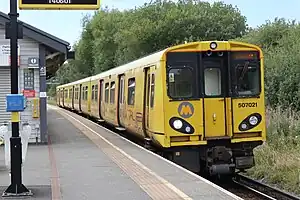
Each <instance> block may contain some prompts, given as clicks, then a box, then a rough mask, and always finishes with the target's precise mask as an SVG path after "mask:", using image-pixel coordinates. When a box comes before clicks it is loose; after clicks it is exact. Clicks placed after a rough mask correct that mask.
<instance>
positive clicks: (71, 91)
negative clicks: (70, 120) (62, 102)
mask: <svg viewBox="0 0 300 200" xmlns="http://www.w3.org/2000/svg"><path fill="white" fill-rule="evenodd" d="M70 98H71V99H72V98H73V89H70Z"/></svg>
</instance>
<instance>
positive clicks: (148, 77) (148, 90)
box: [147, 74, 151, 106]
mask: <svg viewBox="0 0 300 200" xmlns="http://www.w3.org/2000/svg"><path fill="white" fill-rule="evenodd" d="M147 79H148V81H147V92H148V94H147V106H149V96H150V94H151V93H150V74H148V76H147Z"/></svg>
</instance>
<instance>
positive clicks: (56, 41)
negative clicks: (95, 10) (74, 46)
mask: <svg viewBox="0 0 300 200" xmlns="http://www.w3.org/2000/svg"><path fill="white" fill-rule="evenodd" d="M6 22H9V16H8V15H7V14H5V13H3V12H0V25H4V26H5V23H6ZM19 22H22V21H20V20H19ZM22 23H23V35H24V37H28V38H30V39H32V40H35V41H37V42H38V43H40V44H43V45H44V46H45V47H46V69H47V79H50V78H52V77H53V76H54V75H55V72H56V71H57V70H58V68H59V67H60V66H61V65H62V64H63V63H64V62H65V60H66V58H67V54H68V51H69V50H70V48H71V47H70V44H69V43H68V42H66V41H64V40H62V39H60V38H57V37H55V36H53V35H51V34H49V33H46V32H44V31H42V30H40V29H38V28H36V27H33V26H31V25H29V24H27V23H25V22H22Z"/></svg>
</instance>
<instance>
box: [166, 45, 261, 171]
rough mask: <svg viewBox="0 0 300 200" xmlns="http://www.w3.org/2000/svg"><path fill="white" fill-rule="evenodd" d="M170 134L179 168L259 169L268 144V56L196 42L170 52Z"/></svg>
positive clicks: (240, 47) (252, 49) (247, 48)
mask: <svg viewBox="0 0 300 200" xmlns="http://www.w3.org/2000/svg"><path fill="white" fill-rule="evenodd" d="M163 62H164V63H165V72H164V73H165V82H166V83H167V84H166V85H165V88H164V91H165V95H164V99H165V101H164V105H165V108H166V109H165V119H166V121H165V134H166V136H167V141H166V143H167V146H168V147H169V148H168V149H169V151H170V155H171V157H172V159H173V160H174V162H176V163H178V164H180V165H183V166H184V167H186V168H188V169H190V170H192V171H195V172H200V171H203V170H204V171H206V172H209V174H211V175H213V174H231V173H234V172H236V170H245V169H249V168H251V167H253V166H254V165H255V162H254V156H253V149H254V148H255V147H257V146H259V145H261V144H262V143H263V141H265V140H266V130H265V103H264V87H263V85H264V78H263V77H264V71H263V54H262V51H261V49H260V48H258V47H257V46H255V45H251V44H247V43H240V42H228V41H216V42H213V41H205V42H193V43H188V44H183V45H178V46H174V47H171V48H169V49H168V50H167V51H166V53H165V56H164V61H163Z"/></svg>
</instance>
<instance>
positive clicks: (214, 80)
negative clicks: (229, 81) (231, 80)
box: [204, 68, 222, 96]
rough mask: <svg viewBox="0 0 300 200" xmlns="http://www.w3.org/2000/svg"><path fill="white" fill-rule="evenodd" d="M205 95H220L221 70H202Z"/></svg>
mask: <svg viewBox="0 0 300 200" xmlns="http://www.w3.org/2000/svg"><path fill="white" fill-rule="evenodd" d="M204 85H205V95H207V96H219V95H221V91H222V90H221V70H220V69H219V68H206V69H205V70H204Z"/></svg>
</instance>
